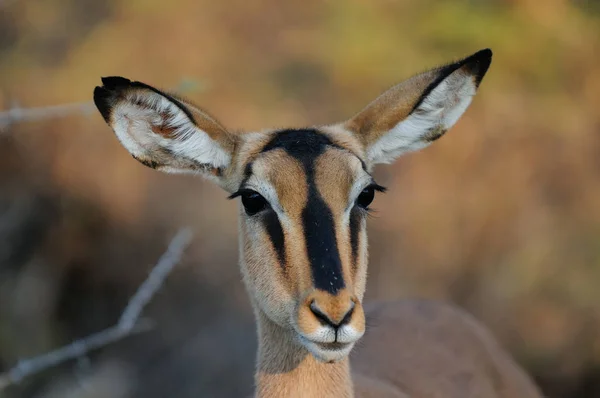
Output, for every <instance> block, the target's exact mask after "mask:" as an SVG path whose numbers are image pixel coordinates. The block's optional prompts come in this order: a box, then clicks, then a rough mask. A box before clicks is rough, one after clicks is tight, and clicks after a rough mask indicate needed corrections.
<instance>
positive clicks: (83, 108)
mask: <svg viewBox="0 0 600 398" xmlns="http://www.w3.org/2000/svg"><path fill="white" fill-rule="evenodd" d="M93 110H94V103H93V102H91V101H89V102H73V103H70V104H62V105H53V106H42V107H38V108H21V107H19V106H13V107H12V108H10V109H8V110H6V111H2V112H0V130H1V129H3V128H6V127H9V126H11V125H12V124H14V123H17V122H23V121H35V120H41V119H51V118H57V117H64V116H68V115H72V114H76V113H83V114H91V113H92V112H93Z"/></svg>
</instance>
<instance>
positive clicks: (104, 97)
mask: <svg viewBox="0 0 600 398" xmlns="http://www.w3.org/2000/svg"><path fill="white" fill-rule="evenodd" d="M114 100H115V96H114V94H113V93H112V92H110V91H108V90H107V89H106V88H104V87H96V88H95V89H94V104H96V108H98V110H99V111H100V114H101V115H102V117H103V118H104V120H105V121H106V122H107V123H108V122H109V120H110V114H111V112H112V106H113V103H114Z"/></svg>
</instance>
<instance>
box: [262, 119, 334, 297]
mask: <svg viewBox="0 0 600 398" xmlns="http://www.w3.org/2000/svg"><path fill="white" fill-rule="evenodd" d="M328 146H329V147H337V148H339V147H338V146H337V145H335V144H334V143H333V142H332V141H331V140H330V139H329V138H327V136H325V135H323V134H321V133H319V132H318V131H316V130H313V129H307V130H284V131H281V132H278V133H276V135H275V137H274V138H273V139H272V140H271V142H269V143H268V144H267V145H266V146H265V147H264V148H263V150H262V152H267V151H270V150H274V149H283V150H285V151H286V152H287V153H288V154H289V155H290V156H292V157H293V158H295V159H297V160H298V161H300V163H302V165H303V167H304V170H305V172H306V183H307V185H308V201H307V204H306V207H305V208H304V210H303V211H302V224H303V227H304V233H305V239H306V250H307V253H308V259H309V261H310V267H311V272H312V279H313V284H314V287H315V288H316V289H320V290H325V291H327V292H329V293H331V294H335V293H337V292H338V291H339V290H340V289H343V288H344V286H345V283H344V278H343V274H342V262H341V260H340V254H339V251H338V247H337V239H336V236H335V226H334V222H333V214H332V213H331V210H330V209H329V207H327V204H326V203H325V201H324V200H323V198H322V197H321V195H320V194H319V192H318V191H317V187H316V185H315V177H314V174H315V173H314V163H315V160H316V159H317V158H318V157H319V156H320V155H321V154H322V153H323V152H324V151H325V149H326V147H328Z"/></svg>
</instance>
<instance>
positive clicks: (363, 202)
mask: <svg viewBox="0 0 600 398" xmlns="http://www.w3.org/2000/svg"><path fill="white" fill-rule="evenodd" d="M373 198H375V187H374V186H372V185H370V186H368V187H366V188H365V189H363V190H362V192H361V193H360V195H358V198H356V204H357V205H358V206H359V207H362V208H363V209H368V208H369V205H370V204H371V202H373Z"/></svg>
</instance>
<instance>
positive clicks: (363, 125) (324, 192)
mask: <svg viewBox="0 0 600 398" xmlns="http://www.w3.org/2000/svg"><path fill="white" fill-rule="evenodd" d="M491 58H492V52H491V51H490V50H489V49H486V50H482V51H479V52H477V53H475V54H473V55H471V56H469V57H467V58H465V59H462V60H460V61H458V62H454V63H451V64H448V65H445V66H442V67H438V68H436V69H433V70H430V71H428V72H425V73H421V74H419V75H416V76H414V77H412V78H410V79H408V80H406V81H404V82H403V83H400V84H399V85H396V86H395V87H393V88H391V89H390V90H388V91H386V92H385V93H383V94H382V95H381V96H380V97H378V98H377V99H375V100H374V101H373V102H372V103H371V104H369V105H368V106H367V107H366V108H364V109H363V110H362V111H360V112H359V113H358V114H356V115H355V116H353V117H352V118H350V119H348V120H346V121H344V122H341V123H337V124H331V125H324V126H313V127H308V128H300V129H285V130H269V131H262V132H249V133H233V132H230V131H228V130H227V129H225V128H224V127H223V126H222V125H221V124H220V123H219V122H217V121H216V120H215V119H214V118H213V117H211V116H210V115H208V114H207V113H206V112H204V111H203V110H200V109H198V108H197V107H195V106H193V105H191V104H190V103H189V102H187V101H185V100H183V99H181V98H176V97H174V96H172V95H169V94H166V93H164V92H161V91H159V90H157V89H155V88H153V87H151V86H148V85H146V84H144V83H140V82H135V81H130V80H128V79H125V78H122V77H107V78H103V79H102V82H103V86H101V87H96V89H95V91H94V101H95V103H96V106H97V107H98V110H99V111H100V113H101V114H102V116H103V117H104V120H105V121H106V122H107V124H108V125H109V126H110V127H111V128H112V129H113V130H114V132H115V134H116V136H117V137H118V139H119V140H120V142H121V143H122V145H123V146H124V147H125V148H126V149H127V150H128V151H129V152H130V153H131V155H133V157H134V158H135V159H137V160H138V161H139V162H141V163H142V164H144V165H146V166H149V167H151V168H153V169H157V170H162V171H165V172H172V173H191V174H199V175H202V176H204V177H207V178H208V179H210V180H212V181H214V182H216V183H217V184H218V185H220V186H221V187H222V188H223V189H224V190H225V191H227V192H228V193H229V194H230V196H229V197H230V198H231V199H233V198H240V199H241V200H240V203H241V205H240V206H239V208H240V211H239V213H240V219H241V220H240V226H239V239H240V253H241V255H240V267H241V271H242V274H243V279H244V284H245V286H246V289H247V291H248V295H249V297H250V300H251V302H252V306H253V309H254V314H255V317H256V325H257V329H258V347H259V348H258V355H257V363H256V374H255V383H256V396H257V397H261V398H267V397H352V396H355V395H358V396H372V397H387V396H389V397H415V398H417V397H428V398H433V397H440V398H441V397H444V398H468V397H473V398H474V397H506V398H509V397H510V398H515V397H540V394H539V392H538V390H537V388H536V386H535V385H534V384H533V383H532V381H531V380H530V379H529V377H528V376H527V375H526V374H525V372H524V371H523V370H522V369H521V368H520V367H519V366H518V365H517V364H516V363H515V362H514V361H513V359H511V358H510V356H509V355H508V354H507V353H506V352H505V351H504V350H503V349H502V348H501V347H500V346H499V344H498V343H497V342H496V341H495V340H494V339H493V338H492V337H491V335H490V334H489V332H487V331H486V330H485V329H484V328H483V327H482V326H481V325H480V324H479V323H477V322H476V321H475V320H474V319H472V318H471V317H470V316H469V315H467V314H466V313H464V312H462V311H461V310H459V309H457V308H454V307H452V306H450V305H446V304H443V303H435V302H431V301H427V300H401V301H397V302H390V303H385V304H377V305H373V306H372V307H369V308H367V309H365V307H363V295H364V293H365V285H366V277H367V235H366V220H365V218H366V215H367V214H368V212H369V207H370V205H371V202H372V201H373V198H374V196H375V193H376V192H383V191H385V188H384V187H382V186H380V185H379V184H377V182H376V181H375V179H374V178H373V176H372V174H371V172H372V170H373V167H374V166H375V165H376V164H378V163H390V162H392V161H393V160H395V159H396V158H397V157H399V156H401V155H402V154H404V153H407V152H410V151H415V150H419V149H422V148H425V147H426V146H428V145H429V144H431V143H432V142H433V141H435V140H437V139H438V138H440V137H441V136H442V135H444V133H445V132H446V131H447V130H448V129H449V128H450V127H452V125H454V124H455V123H456V121H457V120H458V118H459V117H460V116H461V115H462V114H463V113H464V111H465V110H466V109H467V107H468V106H469V103H470V102H471V99H472V97H473V96H474V95H475V92H476V90H477V88H478V86H479V84H480V82H481V80H482V78H483V76H484V74H485V73H486V71H487V70H488V67H489V65H490V63H491ZM365 314H367V316H369V317H372V318H371V319H373V320H375V324H376V326H375V327H373V328H369V329H367V330H366V334H365ZM363 334H364V338H363ZM361 339H362V340H361ZM359 340H361V344H359V347H358V348H357V349H356V350H355V351H356V352H353V353H352V357H353V360H352V364H353V366H352V369H351V367H350V359H349V356H350V355H349V354H350V353H351V351H352V350H353V347H354V345H355V344H356V343H357V342H358V341H359Z"/></svg>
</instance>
